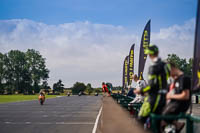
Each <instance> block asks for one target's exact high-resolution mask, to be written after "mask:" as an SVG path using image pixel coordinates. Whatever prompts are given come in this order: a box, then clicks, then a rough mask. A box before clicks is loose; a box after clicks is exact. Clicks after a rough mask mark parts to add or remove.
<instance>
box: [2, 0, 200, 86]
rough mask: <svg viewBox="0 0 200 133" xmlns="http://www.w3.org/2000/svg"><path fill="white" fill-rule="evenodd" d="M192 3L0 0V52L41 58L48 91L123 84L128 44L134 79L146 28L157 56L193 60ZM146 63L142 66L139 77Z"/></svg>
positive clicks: (182, 0) (193, 0) (178, 0)
mask: <svg viewBox="0 0 200 133" xmlns="http://www.w3.org/2000/svg"><path fill="white" fill-rule="evenodd" d="M196 10H197V0H0V52H2V53H7V52H8V51H9V50H11V49H18V50H22V51H26V50H27V49H30V48H33V49H36V50H38V51H39V52H40V53H41V54H42V56H43V57H44V58H46V64H47V68H49V70H50V78H49V80H48V82H49V85H51V86H52V84H53V83H55V82H57V81H58V80H59V79H61V80H62V81H63V83H64V85H65V87H71V86H72V85H73V84H74V83H75V82H76V81H79V82H84V83H85V84H87V83H91V84H92V86H93V87H99V86H101V83H102V81H105V82H111V83H113V85H114V86H118V85H121V84H122V83H121V82H122V81H121V80H122V66H123V60H124V58H125V56H126V55H127V54H128V53H129V49H130V47H131V45H132V44H133V43H135V44H136V47H135V73H137V69H138V68H137V67H138V58H139V52H138V51H139V46H140V41H141V35H142V32H143V29H144V26H145V24H146V23H147V21H148V20H149V19H151V43H154V44H156V45H158V47H159V49H160V56H161V57H162V58H166V57H167V54H170V53H176V54H177V55H179V56H180V57H182V58H187V59H188V58H190V57H192V55H193V45H194V29H195V17H196ZM149 65H150V61H149V60H147V64H146V66H145V71H144V74H145V75H144V77H146V75H147V69H148V66H149Z"/></svg>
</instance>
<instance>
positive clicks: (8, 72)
mask: <svg viewBox="0 0 200 133" xmlns="http://www.w3.org/2000/svg"><path fill="white" fill-rule="evenodd" d="M166 60H167V61H170V62H174V63H175V64H176V65H177V66H178V67H179V68H180V69H181V70H182V71H183V72H184V73H185V74H186V75H188V76H191V75H192V58H190V59H189V60H186V59H185V58H184V59H182V58H180V57H179V56H177V55H176V54H169V55H168V57H167V59H166ZM45 63H46V62H45V58H43V57H42V55H41V54H40V53H39V52H38V51H36V50H34V49H28V50H27V51H26V52H22V51H19V50H11V51H9V52H8V53H5V54H3V53H1V52H0V94H14V93H16V92H17V93H22V94H35V93H38V92H39V91H40V89H44V90H45V91H46V92H48V93H49V91H50V90H51V87H50V86H48V82H47V79H48V78H49V70H48V68H47V67H46V64H45ZM100 84H101V83H100ZM121 88H122V87H121V86H117V87H113V90H121ZM52 89H53V93H64V90H71V91H72V93H73V94H78V93H79V92H80V91H81V92H86V93H87V94H91V93H94V92H101V87H99V88H93V87H92V86H91V84H90V83H88V84H87V85H85V84H84V83H81V82H76V83H75V84H74V85H73V86H72V87H71V88H68V89H66V88H65V87H64V84H63V83H62V80H61V79H59V80H58V82H56V83H54V84H53V86H52Z"/></svg>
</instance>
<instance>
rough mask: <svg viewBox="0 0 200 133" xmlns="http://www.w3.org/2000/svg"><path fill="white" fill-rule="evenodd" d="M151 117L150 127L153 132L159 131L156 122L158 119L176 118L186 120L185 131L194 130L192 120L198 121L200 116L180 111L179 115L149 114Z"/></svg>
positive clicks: (190, 131) (187, 132)
mask: <svg viewBox="0 0 200 133" xmlns="http://www.w3.org/2000/svg"><path fill="white" fill-rule="evenodd" d="M150 118H151V129H152V131H153V132H154V133H158V132H159V128H158V127H157V123H158V121H160V120H178V119H185V120H186V133H193V132H194V122H197V123H200V117H198V116H192V115H190V114H184V113H180V114H179V115H157V114H153V113H152V114H150Z"/></svg>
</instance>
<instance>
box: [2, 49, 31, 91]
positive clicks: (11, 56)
mask: <svg viewBox="0 0 200 133" xmlns="http://www.w3.org/2000/svg"><path fill="white" fill-rule="evenodd" d="M4 63H5V66H6V67H5V73H6V76H5V79H6V81H7V90H8V93H14V92H15V91H18V92H19V93H23V92H24V89H28V88H26V86H24V82H25V81H26V80H27V79H30V78H27V76H28V75H29V74H28V69H27V66H26V59H25V53H23V52H21V51H19V50H11V51H9V52H8V54H7V56H6V57H5V60H4ZM24 87H25V88H24Z"/></svg>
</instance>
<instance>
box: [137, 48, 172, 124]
mask: <svg viewBox="0 0 200 133" xmlns="http://www.w3.org/2000/svg"><path fill="white" fill-rule="evenodd" d="M145 54H148V55H149V57H150V60H151V62H152V65H150V67H149V71H148V86H147V87H145V88H143V89H141V90H140V89H136V90H135V91H134V92H135V93H136V94H144V93H146V94H147V96H146V97H145V98H144V103H143V104H142V107H141V108H140V111H139V114H138V120H139V121H140V122H142V123H143V124H144V123H145V122H146V120H147V118H148V117H149V115H150V113H156V114H161V111H162V109H163V107H164V106H165V103H166V99H165V96H166V93H167V92H168V84H167V80H168V78H169V76H170V66H169V65H168V64H167V63H165V62H163V61H162V60H161V58H159V56H158V54H159V50H158V47H157V46H156V45H150V46H149V47H148V48H147V49H145Z"/></svg>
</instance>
